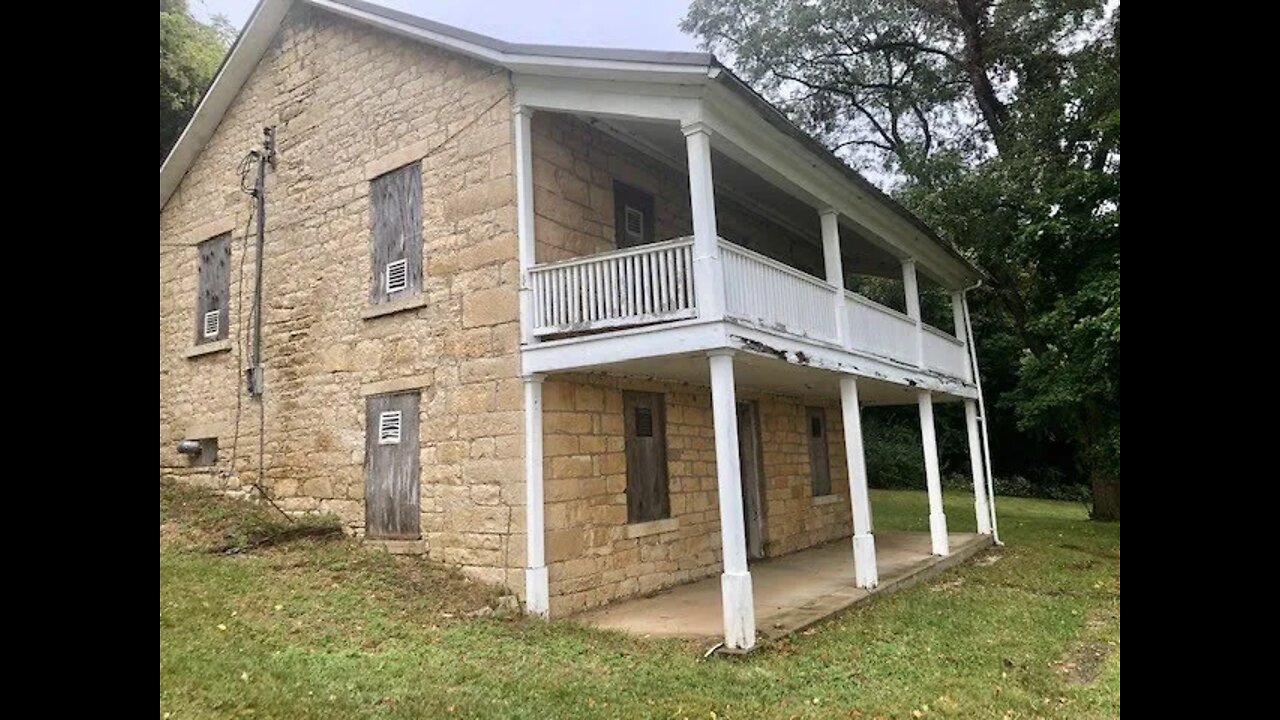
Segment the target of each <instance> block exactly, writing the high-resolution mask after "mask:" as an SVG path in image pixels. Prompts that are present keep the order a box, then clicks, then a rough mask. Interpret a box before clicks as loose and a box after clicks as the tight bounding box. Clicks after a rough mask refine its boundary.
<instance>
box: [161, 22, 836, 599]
mask: <svg viewBox="0 0 1280 720" xmlns="http://www.w3.org/2000/svg"><path fill="white" fill-rule="evenodd" d="M267 125H274V126H275V127H276V134H277V142H278V152H279V166H278V168H277V169H276V170H275V171H274V172H273V173H269V175H268V187H267V197H268V200H267V246H266V253H265V266H264V268H265V288H266V292H265V297H266V306H265V309H264V329H263V337H264V341H265V346H264V349H263V357H264V365H265V373H266V374H265V388H266V395H265V398H266V400H265V406H264V410H265V427H266V435H265V457H264V464H265V467H266V468H267V471H266V473H265V476H264V478H263V483H264V485H265V486H266V488H267V490H268V492H269V493H270V494H271V496H272V497H273V498H275V499H276V500H277V502H279V503H280V504H281V505H282V506H283V507H284V508H285V509H286V510H289V511H292V512H316V511H319V512H333V513H335V514H337V515H338V516H340V517H341V518H342V519H343V520H344V522H345V523H346V524H347V525H348V527H349V528H350V530H351V531H352V532H353V533H355V534H362V533H363V524H364V502H363V499H364V470H363V462H364V446H365V445H364V443H365V439H364V432H365V417H364V414H365V397H366V396H367V395H371V394H378V393H385V392H395V391H402V390H418V391H420V392H421V406H420V407H421V417H420V425H421V433H420V459H421V467H422V474H421V498H422V508H421V524H422V530H423V536H424V539H425V540H426V543H427V546H428V552H429V554H430V555H431V556H432V557H433V558H435V559H438V560H440V561H442V562H446V563H451V564H456V565H458V566H461V567H462V568H463V569H464V570H465V571H466V572H467V573H468V574H470V575H471V576H473V577H476V578H478V579H481V580H485V581H489V582H494V583H498V584H502V585H506V586H507V587H509V588H511V589H512V591H514V592H517V593H521V594H522V593H523V571H522V568H523V565H524V548H525V537H524V534H523V533H524V507H523V502H524V487H523V465H522V455H523V438H522V393H521V380H520V377H519V361H518V347H519V328H518V322H517V301H516V298H517V293H516V288H517V284H518V263H517V240H516V227H515V226H516V211H515V185H514V179H513V167H514V157H513V141H512V122H511V81H510V77H509V75H508V74H507V73H506V72H505V71H502V70H499V69H497V68H494V67H490V66H487V65H484V64H482V63H480V62H477V61H473V60H469V59H466V58H463V57H461V56H457V55H453V54H451V53H447V52H444V51H440V50H435V49H433V48H430V47H428V46H426V45H423V44H421V43H416V42H412V41H409V40H406V39H402V38H398V37H395V36H392V35H389V34H385V33H379V32H377V31H374V30H371V29H369V28H366V27H364V26H361V25H358V24H355V23H352V22H349V21H346V20H343V19H339V18H337V17H335V16H332V15H329V14H327V13H325V12H323V11H321V10H315V9H309V8H306V7H295V8H294V9H293V10H292V11H291V13H290V15H289V16H288V17H287V18H286V20H285V22H284V24H283V26H282V28H281V30H280V32H279V34H278V35H277V37H276V39H275V41H274V43H273V45H272V47H271V48H270V49H269V51H268V52H267V54H266V56H265V57H264V59H263V60H262V62H261V63H260V64H259V66H258V68H257V70H256V71H255V72H254V73H253V75H252V76H251V77H250V78H249V80H248V81H247V83H246V84H245V86H244V87H243V88H242V90H241V91H240V94H239V96H238V98H237V100H236V101H235V103H234V104H233V105H232V106H231V108H230V109H229V111H228V112H227V114H226V116H225V117H224V119H223V120H222V122H221V124H220V125H219V127H218V129H217V131H216V132H215V134H214V136H213V138H212V139H211V140H210V142H209V143H208V144H207V145H206V147H205V148H204V149H203V151H202V153H201V154H200V156H199V158H198V159H197V160H196V162H195V164H194V165H193V166H192V168H191V170H190V171H189V172H188V174H187V175H186V177H185V178H183V180H182V182H181V184H180V185H179V187H178V189H177V191H176V192H175V194H174V195H173V197H172V198H170V200H169V201H168V203H167V204H166V205H165V207H164V208H163V209H162V210H161V213H160V467H161V477H162V478H175V479H179V480H182V481H184V482H189V483H195V484H200V485H204V486H208V487H212V488H217V489H220V490H222V491H225V492H230V493H245V492H247V491H248V488H249V486H250V485H251V484H252V483H253V482H255V481H256V480H257V475H256V468H257V447H258V434H257V427H258V411H259V404H258V401H257V400H253V399H249V398H247V397H242V399H241V400H240V401H239V402H237V396H238V395H242V393H241V392H240V391H241V387H242V385H243V382H244V381H243V377H242V369H243V368H244V367H245V365H246V364H247V362H248V355H247V354H248V347H247V345H246V344H245V343H244V342H243V340H244V338H245V328H246V325H247V322H248V314H249V302H250V298H251V295H252V280H253V277H254V272H255V262H256V260H255V258H254V256H253V250H252V247H253V246H252V233H251V230H252V224H251V221H252V217H251V207H252V200H251V198H250V197H249V196H247V195H245V194H244V193H242V192H241V190H240V177H239V172H238V169H239V167H240V163H241V159H242V158H243V157H244V156H245V154H246V153H247V152H248V151H249V150H250V149H252V148H254V147H256V146H257V144H258V142H259V141H260V138H261V131H262V128H263V127H264V126H267ZM533 155H534V186H535V187H534V194H535V212H536V232H537V236H538V248H537V253H538V258H537V259H538V261H539V262H546V261H550V260H557V259H563V258H566V257H573V256H577V255H583V254H589V253H594V252H601V251H604V250H609V249H612V248H613V227H614V225H613V200H612V182H613V180H614V179H618V180H620V181H622V182H626V183H628V184H631V185H634V186H637V187H639V188H641V189H644V190H646V191H649V192H652V193H654V196H655V214H656V218H655V231H656V234H655V238H656V239H658V240H662V239H667V238H670V237H676V236H680V235H687V234H689V233H690V231H691V230H690V227H691V221H690V216H689V200H688V182H687V178H685V177H684V176H683V174H681V173H679V172H675V171H673V170H672V169H671V168H670V167H668V166H666V165H664V164H661V163H659V162H657V161H654V160H651V159H648V158H646V157H645V156H643V155H641V154H640V153H638V152H636V151H635V150H633V149H632V148H630V147H629V146H626V145H624V144H622V143H621V142H619V141H617V140H616V139H614V138H612V137H610V136H608V135H606V134H604V133H602V132H600V131H598V130H596V129H594V128H592V127H591V126H589V125H588V124H587V123H585V122H582V121H580V120H577V119H573V118H570V117H567V116H559V115H554V114H546V113H536V114H535V115H534V118H533ZM419 160H420V161H421V163H422V180H423V233H422V235H423V253H424V282H423V291H422V294H421V296H420V297H419V299H417V300H415V301H412V302H404V303H399V304H397V305H396V306H395V307H393V308H390V309H393V310H395V311H394V312H386V310H387V309H388V308H387V307H385V306H378V307H374V306H371V305H370V304H369V293H368V286H369V277H370V272H371V269H370V257H369V237H370V218H369V180H370V179H371V178H372V177H374V176H376V175H378V174H380V173H382V172H386V171H388V170H391V169H394V168H395V167H398V166H401V165H404V164H406V163H409V162H414V161H419ZM717 207H718V211H719V220H720V234H721V235H723V236H724V237H726V238H728V239H730V240H735V241H738V242H742V243H743V244H746V245H747V246H749V247H752V249H755V250H757V251H760V252H764V253H766V254H768V255H771V256H773V257H775V258H778V259H782V260H784V261H786V262H789V263H791V264H792V265H794V266H796V267H801V268H803V269H806V270H807V271H809V272H815V273H818V272H820V271H821V267H822V261H821V253H820V251H818V250H817V248H816V247H815V246H814V245H813V244H812V243H811V242H806V241H805V240H804V239H803V238H799V237H796V236H795V235H793V234H792V233H789V232H788V231H786V230H783V229H781V228H778V227H776V226H774V225H772V224H771V223H770V222H769V221H768V220H765V219H763V218H761V217H758V216H756V215H753V214H752V213H750V212H749V211H747V210H746V209H745V208H742V207H740V206H738V205H736V204H734V203H733V202H730V201H727V200H718V201H717ZM815 230H816V228H815ZM228 231H230V232H232V270H231V292H230V299H231V300H230V305H231V307H230V312H229V318H228V321H229V334H228V338H229V339H228V340H227V341H225V342H223V343H220V344H219V343H213V344H209V345H204V346H199V347H198V348H197V346H195V345H194V344H193V341H194V337H193V327H194V313H195V300H196V281H197V258H196V248H195V246H196V244H197V243H199V242H201V241H203V240H206V239H208V238H211V237H214V236H216V235H218V234H220V233H223V232H228ZM623 389H637V390H653V391H661V392H663V393H665V397H666V404H667V413H668V415H667V423H668V424H667V430H668V437H667V446H668V459H669V467H668V473H669V479H670V497H671V510H672V512H671V519H670V520H668V521H661V522H659V523H650V524H646V525H647V526H646V527H643V528H638V527H636V526H628V525H627V523H626V496H625V487H626V467H625V454H624V439H623V417H622V394H621V393H622V390H623ZM739 397H740V398H741V399H750V400H756V401H757V402H758V403H759V408H760V417H761V421H762V434H763V440H764V443H763V446H764V447H763V456H764V475H765V478H766V491H765V494H764V496H765V517H766V520H765V527H766V535H765V540H766V545H765V548H766V554H767V555H770V556H773V555H778V554H783V553H787V552H792V551H795V550H798V549H801V548H804V547H809V546H812V545H815V544H818V543H821V542H825V541H829V540H833V539H837V538H840V537H845V536H848V535H849V534H850V530H851V527H850V508H849V503H848V495H847V478H846V475H845V461H844V447H843V443H842V442H841V440H840V438H841V428H840V413H839V410H838V407H837V405H836V402H835V399H834V398H827V399H822V400H817V399H813V398H809V399H800V398H788V397H779V396H771V395H760V394H753V393H752V392H751V391H750V390H748V389H740V390H739ZM806 405H823V406H825V407H827V421H828V438H829V448H828V451H829V455H830V462H831V477H832V492H833V496H835V497H834V498H833V499H831V500H820V501H816V502H815V499H813V498H811V497H810V495H811V493H810V485H809V455H808V445H807V442H808V441H807V437H806V421H805V406H806ZM544 406H545V412H546V416H545V420H544V424H545V455H546V468H545V474H546V526H547V556H548V566H549V574H550V590H551V595H552V613H553V615H564V614H566V613H570V612H575V611H578V610H582V609H585V608H588V607H592V606H596V605H600V604H602V603H605V602H608V601H610V600H613V599H617V598H622V597H626V596H629V595H635V594H638V593H646V592H651V591H654V590H657V589H659V588H662V587H666V586H670V585H673V584H677V583H680V582H684V581H688V580H692V579H695V578H699V577H705V576H708V575H712V574H715V573H717V572H719V555H720V537H719V522H718V500H717V495H716V478H715V453H714V433H713V429H712V422H711V403H710V397H709V391H708V389H707V388H705V387H698V386H689V385H684V384H677V383H662V382H655V381H651V380H638V379H625V378H612V377H605V376H597V375H566V376H555V377H552V378H548V380H547V381H546V383H545V386H544ZM208 437H216V438H217V439H218V443H219V448H218V459H217V462H216V464H215V465H214V466H212V467H191V466H190V463H189V461H188V460H187V459H186V458H185V457H184V456H182V455H179V454H178V452H177V450H176V447H177V443H178V441H179V440H181V439H183V438H208ZM233 455H234V463H233V462H232V458H233Z"/></svg>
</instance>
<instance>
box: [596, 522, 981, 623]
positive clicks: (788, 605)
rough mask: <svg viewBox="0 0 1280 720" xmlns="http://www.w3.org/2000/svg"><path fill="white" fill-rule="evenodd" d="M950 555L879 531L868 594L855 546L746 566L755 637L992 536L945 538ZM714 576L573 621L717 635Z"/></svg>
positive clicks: (920, 576) (907, 581) (934, 567)
mask: <svg viewBox="0 0 1280 720" xmlns="http://www.w3.org/2000/svg"><path fill="white" fill-rule="evenodd" d="M948 537H949V538H950V540H951V554H950V555H948V556H946V557H936V556H934V555H931V554H930V545H929V533H908V532H878V533H876V534H875V538H876V562H877V565H878V566H879V571H880V586H879V587H877V588H875V589H874V590H871V591H867V590H863V589H861V588H858V587H855V586H854V584H853V582H854V580H853V578H854V574H853V571H854V566H853V548H852V546H851V544H850V540H849V539H848V538H845V539H843V540H838V541H836V542H833V543H828V544H826V545H822V546H820V547H816V548H812V549H809V550H802V551H800V552H797V553H792V554H790V555H784V556H782V557H777V558H770V559H768V560H760V561H757V562H754V563H752V564H751V580H752V584H753V585H754V587H755V606H756V634H757V637H758V638H760V639H762V640H772V639H776V638H779V637H783V636H785V635H788V634H790V633H793V632H796V631H797V630H802V629H804V628H806V627H808V626H809V625H812V624H813V623H815V622H817V621H819V620H821V619H823V618H825V617H828V616H830V615H833V614H835V613H837V612H839V611H841V610H844V609H845V608H847V607H850V606H852V605H855V604H857V603H859V602H863V601H866V600H869V599H870V598H872V597H875V596H876V595H883V594H885V593H890V592H893V591H895V590H901V589H903V588H907V587H910V586H912V585H915V584H916V583H919V582H922V581H924V580H927V579H929V578H931V577H933V576H935V575H937V574H938V573H940V572H942V571H943V570H945V569H947V568H949V567H952V566H954V565H956V564H958V563H961V562H964V561H965V560H967V559H969V558H970V557H973V556H974V555H975V554H977V553H978V552H979V551H981V550H982V549H984V548H987V547H990V546H991V536H990V535H976V534H972V533H950V534H949V536H948ZM720 613H721V610H720V577H719V575H716V576H714V577H710V578H706V579H704V580H699V581H697V582H693V583H689V584H687V585H680V586H678V587H674V588H670V589H668V590H664V591H662V592H660V593H657V594H655V595H652V596H650V597H644V598H636V599H634V600H623V601H621V602H617V603H613V604H611V605H606V606H604V607H602V608H598V609H596V610H591V611H588V612H586V613H583V614H580V615H578V616H576V617H575V619H576V620H578V621H580V622H583V623H586V624H588V625H592V626H594V627H598V628H603V629H609V630H622V631H624V632H629V633H632V634H636V635H642V636H654V637H681V638H706V639H715V638H719V637H720V636H721V634H722V632H723V630H722V625H721V623H722V619H721V616H720Z"/></svg>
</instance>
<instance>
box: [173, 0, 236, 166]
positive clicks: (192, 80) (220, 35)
mask: <svg viewBox="0 0 1280 720" xmlns="http://www.w3.org/2000/svg"><path fill="white" fill-rule="evenodd" d="M234 34H235V33H234V31H233V30H232V29H231V26H230V24H228V23H227V20H226V18H224V17H222V16H217V17H214V18H213V19H212V20H211V21H210V22H209V23H202V22H200V21H199V20H197V19H196V18H195V17H194V16H192V15H191V11H190V8H189V7H188V6H187V0H160V162H161V163H164V159H165V157H166V156H167V155H168V154H169V149H170V148H172V147H173V144H174V143H175V142H177V140H178V135H180V134H181V133H182V128H184V127H186V124H187V121H188V120H189V119H190V118H191V114H192V113H194V112H195V110H196V105H197V104H199V102H200V98H201V96H202V95H203V94H204V91H205V88H207V87H209V83H210V82H212V80H213V74H214V73H215V72H217V69H218V65H219V64H220V63H221V62H222V56H223V55H224V54H225V53H226V52H227V45H228V44H229V43H230V40H231V38H232V37H233V36H234Z"/></svg>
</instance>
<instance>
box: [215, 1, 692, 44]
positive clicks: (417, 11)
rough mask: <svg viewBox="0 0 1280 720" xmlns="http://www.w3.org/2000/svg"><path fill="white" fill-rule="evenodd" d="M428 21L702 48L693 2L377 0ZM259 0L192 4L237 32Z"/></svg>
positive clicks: (513, 34) (576, 39)
mask: <svg viewBox="0 0 1280 720" xmlns="http://www.w3.org/2000/svg"><path fill="white" fill-rule="evenodd" d="M373 1H375V2H377V3H378V4H380V5H386V6H387V7H392V8H395V9H397V10H403V11H405V12H409V13H413V14H414V15H418V16H420V17H424V18H427V19H429V20H436V21H438V22H442V23H446V24H448V25H455V26H457V27H460V28H464V29H467V30H471V31H473V32H478V33H482V34H485V35H492V36H493V37H496V38H498V39H500V40H509V41H512V42H538V43H552V44H557V45H594V46H599V47H620V48H639V49H645V50H697V49H698V48H697V43H696V42H695V41H694V39H693V38H691V37H689V36H688V35H685V34H684V33H682V32H680V27H679V25H680V20H681V18H683V17H684V14H685V11H686V10H688V8H689V0H640V1H639V2H616V1H615V0H373ZM256 4H257V2H256V0H191V9H192V10H193V11H195V13H196V14H197V15H198V16H202V17H205V18H208V17H210V16H212V15H216V14H222V15H225V16H226V17H227V19H228V20H230V21H231V24H232V25H234V26H235V27H236V28H237V29H239V28H241V27H243V26H244V23H245V21H247V20H248V19H249V13H250V12H252V11H253V7H254V5H256Z"/></svg>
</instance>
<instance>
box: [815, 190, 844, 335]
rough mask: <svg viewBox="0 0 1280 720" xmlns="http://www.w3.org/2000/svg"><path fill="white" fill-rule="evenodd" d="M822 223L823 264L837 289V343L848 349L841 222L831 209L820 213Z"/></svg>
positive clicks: (829, 281)
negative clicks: (841, 251)
mask: <svg viewBox="0 0 1280 720" xmlns="http://www.w3.org/2000/svg"><path fill="white" fill-rule="evenodd" d="M818 219H819V220H820V221H821V223H822V264H823V266H824V267H825V268H826V270H827V284H828V285H834V286H835V288H836V297H835V303H836V315H835V317H836V342H837V343H839V344H840V346H841V347H848V337H847V336H848V334H849V329H848V327H847V326H846V324H845V303H844V263H843V262H842V261H841V259H840V222H839V217H838V216H837V215H836V211H835V210H832V209H830V208H827V209H825V210H820V211H818Z"/></svg>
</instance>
